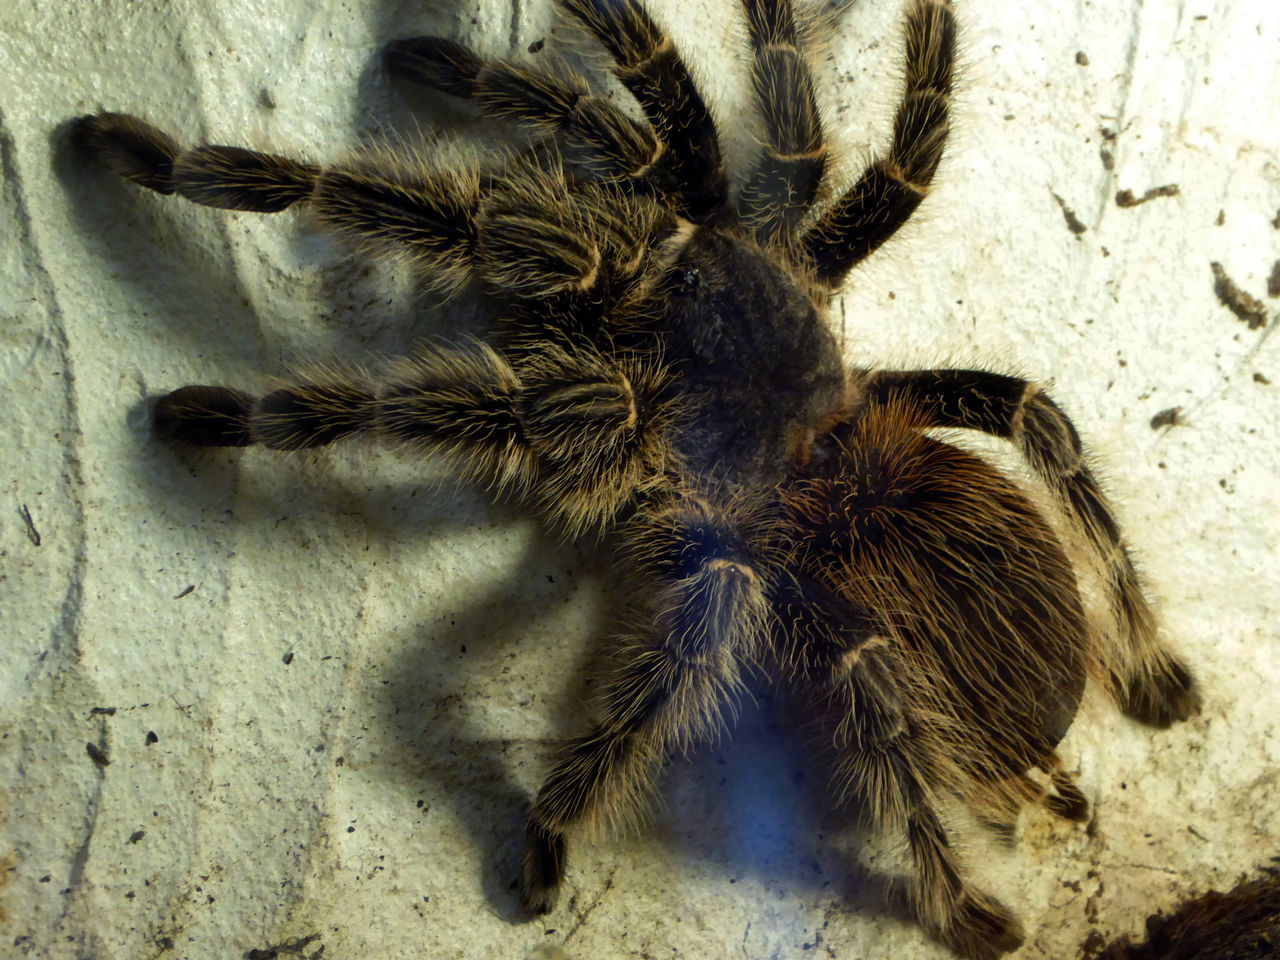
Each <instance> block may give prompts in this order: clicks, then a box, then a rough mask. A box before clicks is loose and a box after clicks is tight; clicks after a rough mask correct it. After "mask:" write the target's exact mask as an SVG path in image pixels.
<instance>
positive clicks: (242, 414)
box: [151, 386, 253, 447]
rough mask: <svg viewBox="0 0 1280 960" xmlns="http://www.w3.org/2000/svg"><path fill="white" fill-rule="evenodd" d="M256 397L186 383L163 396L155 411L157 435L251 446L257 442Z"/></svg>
mask: <svg viewBox="0 0 1280 960" xmlns="http://www.w3.org/2000/svg"><path fill="white" fill-rule="evenodd" d="M252 408H253V398H252V397H250V396H249V395H248V394H247V393H241V392H240V391H239V390H232V389H230V388H228V387H209V386H191V387H182V388H181V389H178V390H174V391H173V392H172V393H167V394H165V395H164V396H163V397H160V398H159V399H158V400H157V401H156V404H155V407H154V409H153V410H152V413H151V428H152V430H154V431H155V434H156V436H157V437H159V438H160V439H162V440H167V441H170V442H176V443H185V444H191V445H192V446H197V447H247V446H248V445H249V444H251V443H253V438H252V436H251V435H250V430H249V415H250V411H251V410H252Z"/></svg>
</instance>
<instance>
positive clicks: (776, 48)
mask: <svg viewBox="0 0 1280 960" xmlns="http://www.w3.org/2000/svg"><path fill="white" fill-rule="evenodd" d="M742 2H743V7H744V8H745V10H746V15H747V25H748V28H749V31H750V37H751V49H752V52H753V55H754V59H753V61H752V64H751V82H752V85H753V86H754V88H755V92H756V99H757V101H758V102H759V105H760V110H761V112H762V114H763V118H764V143H763V144H762V145H761V150H760V153H759V155H758V156H757V158H756V161H755V164H754V166H753V168H752V170H751V172H750V173H749V174H748V175H747V180H746V183H744V184H743V187H742V191H741V192H740V193H739V195H738V210H739V213H740V214H741V216H742V218H743V220H744V221H745V222H746V223H747V224H748V226H750V228H751V230H752V232H753V233H754V234H755V236H756V238H757V239H759V240H761V241H762V242H766V243H767V242H771V241H774V240H776V239H781V240H783V241H784V242H785V241H789V240H790V239H791V238H792V234H793V232H794V230H795V227H796V224H797V223H798V222H799V220H800V218H801V217H803V216H804V214H805V213H806V212H808V210H809V208H810V207H811V206H812V205H813V202H814V199H815V198H816V197H817V195H818V190H819V188H820V187H821V186H822V179H823V174H824V173H825V172H826V166H827V142H826V137H825V135H824V134H823V130H822V118H821V116H820V115H819V112H818V104H817V100H816V99H815V98H814V93H813V76H812V74H811V73H810V71H809V64H808V63H807V62H806V60H805V57H804V52H803V47H802V38H801V33H800V30H799V29H798V28H797V25H796V20H795V15H794V13H793V11H792V7H791V0H742Z"/></svg>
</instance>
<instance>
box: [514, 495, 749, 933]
mask: <svg viewBox="0 0 1280 960" xmlns="http://www.w3.org/2000/svg"><path fill="white" fill-rule="evenodd" d="M733 527H734V524H733V520H732V518H731V517H729V516H728V515H727V514H726V512H725V511H723V510H722V509H720V508H718V507H716V506H715V505H713V504H711V503H709V502H707V501H705V500H701V499H695V498H685V499H677V500H676V501H675V502H674V503H672V504H671V505H670V506H669V507H668V508H666V509H664V510H659V511H654V512H651V513H650V514H648V515H647V516H645V517H644V518H642V519H639V520H637V521H634V522H632V523H631V524H629V525H628V527H627V528H625V529H624V536H625V537H626V538H627V541H628V543H629V545H630V548H631V550H632V552H633V554H634V555H635V559H636V561H637V563H638V565H639V566H640V567H641V568H642V569H643V571H644V573H645V574H646V578H645V582H648V583H652V584H653V586H652V587H650V588H648V590H647V591H646V593H645V594H643V595H641V596H638V597H636V598H635V604H636V610H635V614H636V621H637V624H638V626H637V628H636V629H635V630H634V631H633V632H632V634H631V635H630V636H627V637H624V638H623V639H621V640H619V641H618V642H617V643H616V646H615V649H614V650H613V651H612V653H613V664H612V670H611V672H610V675H609V677H608V680H607V682H606V684H605V687H604V689H603V691H602V694H601V697H600V703H599V719H598V721H597V722H596V724H595V725H594V726H593V727H592V729H591V730H590V731H589V732H588V733H586V734H584V735H582V736H579V737H574V738H572V739H570V740H568V741H566V742H565V743H564V744H563V745H562V746H561V748H560V750H559V752H558V755H557V756H556V759H555V761H554V762H553V764H552V767H551V771H550V772H549V773H548V775H547V777H546V779H545V780H544V781H543V784H542V787H541V789H540V790H539V791H538V794H537V797H536V799H535V800H534V803H533V806H532V808H531V809H530V811H529V820H528V825H527V830H526V840H527V846H526V851H525V857H524V867H523V871H522V873H521V881H520V889H521V897H522V900H523V901H524V905H525V907H526V909H528V910H529V911H530V912H532V913H546V912H547V911H548V910H550V909H551V908H552V906H553V905H554V903H555V900H556V897H557V894H558V890H559V887H560V884H561V881H562V880H563V878H564V871H565V856H566V842H565V832H566V831H567V830H569V829H570V828H571V827H573V826H575V825H576V824H579V823H581V822H584V821H585V822H587V823H601V822H603V823H616V822H623V823H627V822H634V821H635V820H637V819H639V818H641V817H642V816H643V814H644V811H645V808H646V806H647V801H648V799H649V798H650V796H651V794H652V793H653V792H654V788H655V780H656V778H657V776H658V774H659V772H660V770H661V767H662V764H663V761H665V760H666V758H667V757H668V756H669V755H670V754H671V753H673V752H683V751H688V750H689V749H690V748H692V747H693V746H695V745H697V744H699V743H705V742H707V741H709V740H713V739H714V738H715V737H716V736H717V735H718V734H719V733H721V732H722V730H723V728H724V726H725V723H726V713H732V711H733V710H734V709H735V708H736V700H737V697H738V696H739V693H740V690H741V687H742V683H743V673H744V672H745V669H746V667H747V666H748V665H750V664H751V663H753V662H754V661H755V659H756V657H757V655H758V648H759V646H760V642H761V639H762V637H763V635H764V631H765V620H766V615H767V601H766V599H765V592H766V587H765V584H764V583H763V582H762V579H761V577H760V575H759V573H758V572H757V570H756V568H754V567H753V565H752V564H751V563H750V561H749V560H748V558H747V554H746V548H745V545H744V544H743V543H742V542H740V541H739V540H738V538H737V536H736V535H735V534H734V532H733Z"/></svg>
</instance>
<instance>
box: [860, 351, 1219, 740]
mask: <svg viewBox="0 0 1280 960" xmlns="http://www.w3.org/2000/svg"><path fill="white" fill-rule="evenodd" d="M865 389H866V397H867V399H868V400H869V401H871V402H877V403H883V402H887V401H888V400H889V399H890V398H891V397H897V398H899V399H900V400H901V401H904V402H908V403H910V404H911V405H912V406H913V407H915V408H916V409H917V410H919V411H920V413H921V414H922V415H923V416H924V417H925V418H926V425H928V426H939V427H962V428H965V429H969V430H979V431H981V432H983V433H987V434H991V435H992V436H997V437H1002V438H1004V439H1006V440H1009V441H1010V442H1012V443H1013V444H1015V445H1016V446H1017V448H1018V449H1019V450H1020V451H1021V453H1022V455H1023V457H1024V458H1025V459H1026V461H1027V463H1028V464H1029V465H1030V466H1031V469H1032V470H1033V471H1035V473H1036V475H1037V476H1038V477H1039V478H1040V479H1041V480H1042V481H1043V482H1044V483H1045V485H1046V486H1047V487H1048V488H1049V490H1050V491H1051V492H1052V493H1053V494H1054V496H1055V497H1056V498H1057V500H1058V502H1059V504H1060V505H1061V507H1062V509H1063V510H1064V511H1065V512H1066V514H1067V516H1068V517H1069V518H1070V519H1071V520H1072V521H1073V522H1074V524H1075V525H1076V526H1077V527H1078V528H1079V529H1080V530H1082V531H1083V532H1084V534H1085V536H1086V537H1087V539H1088V541H1089V543H1090V545H1091V546H1092V547H1093V549H1094V550H1095V551H1096V552H1097V555H1098V557H1099V558H1100V560H1101V561H1102V564H1103V574H1104V578H1105V582H1106V586H1107V589H1108V591H1109V593H1110V603H1111V608H1112V613H1113V614H1114V616H1115V619H1116V621H1117V624H1118V626H1119V644H1118V648H1117V649H1115V650H1113V651H1111V656H1109V657H1108V658H1107V660H1108V662H1106V663H1104V667H1105V668H1106V669H1108V670H1109V671H1110V672H1111V681H1112V686H1113V687H1114V689H1113V690H1112V691H1111V692H1112V694H1113V695H1114V696H1115V697H1116V698H1117V701H1118V702H1119V704H1120V707H1121V709H1122V710H1123V711H1124V712H1125V713H1126V714H1127V715H1128V716H1130V717H1133V718H1134V719H1135V720H1139V721H1141V722H1142V723H1146V724H1149V725H1151V726H1154V727H1167V726H1169V725H1170V724H1171V723H1173V722H1175V721H1180V720H1186V719H1187V718H1188V717H1191V716H1193V715H1194V714H1196V713H1199V711H1200V704H1201V697H1200V693H1199V691H1198V690H1197V689H1196V683H1195V679H1194V677H1193V676H1192V675H1191V671H1190V670H1188V669H1187V667H1186V666H1185V665H1184V664H1183V663H1182V661H1181V660H1180V659H1178V658H1177V657H1176V656H1174V655H1173V654H1172V653H1171V652H1170V651H1169V650H1168V649H1167V648H1166V647H1165V645H1164V644H1163V643H1161V642H1160V640H1159V638H1158V636H1157V632H1156V623H1155V616H1154V614H1153V613H1152V611H1151V607H1150V605H1149V604H1148V603H1147V599H1146V597H1145V596H1144V594H1143V588H1142V580H1141V578H1140V577H1139V576H1138V572H1137V570H1135V569H1134V565H1133V560H1132V558H1131V557H1130V555H1129V550H1128V547H1127V546H1126V545H1125V542H1124V538H1123V537H1122V536H1121V533H1120V527H1119V524H1118V523H1117V522H1116V519H1115V516H1114V513H1113V512H1112V508H1111V506H1110V505H1109V504H1108V502H1107V498H1106V495H1105V494H1104V493H1103V492H1102V488H1101V486H1100V485H1099V483H1098V481H1097V479H1096V478H1095V477H1094V475H1093V472H1092V471H1091V470H1090V469H1089V463H1088V457H1087V454H1086V452H1085V449H1084V444H1083V443H1082V442H1081V440H1080V435H1079V434H1078V433H1077V432H1076V429H1075V427H1074V426H1073V425H1072V423H1071V421H1070V419H1068V417H1067V415H1066V414H1065V413H1063V412H1062V409H1061V408H1060V407H1059V406H1058V405H1057V404H1056V403H1054V402H1053V400H1051V399H1050V398H1049V396H1048V394H1046V393H1045V392H1044V391H1043V390H1042V389H1041V388H1040V387H1039V385H1037V384H1035V383H1031V382H1028V381H1027V380H1024V379H1022V378H1020V377H1011V376H1007V375H1004V374H997V373H990V372H987V371H983V370H914V371H880V372H877V373H873V374H871V375H870V377H869V378H868V380H867V382H866V387H865Z"/></svg>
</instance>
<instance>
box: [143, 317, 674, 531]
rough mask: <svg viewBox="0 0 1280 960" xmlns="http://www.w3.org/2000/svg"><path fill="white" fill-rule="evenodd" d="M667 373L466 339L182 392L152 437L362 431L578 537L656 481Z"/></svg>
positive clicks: (268, 439) (162, 409)
mask: <svg viewBox="0 0 1280 960" xmlns="http://www.w3.org/2000/svg"><path fill="white" fill-rule="evenodd" d="M667 376H668V374H667V372H666V370H665V368H664V367H662V366H661V365H660V364H659V363H657V362H655V361H652V360H646V359H641V358H633V359H617V360H615V359H609V358H606V357H604V356H602V355H601V354H599V353H596V352H595V351H593V350H591V349H590V348H588V347H585V346H580V348H579V350H578V352H574V353H571V352H569V351H568V350H565V349H561V348H559V347H552V346H549V345H544V349H543V350H542V351H541V352H539V353H535V354H532V355H528V356H525V357H523V358H522V359H521V360H520V361H519V362H518V363H517V362H513V361H512V360H511V359H510V358H508V357H507V356H505V355H504V354H502V353H499V352H498V351H496V350H494V349H493V348H492V347H490V346H488V345H486V344H483V343H475V342H471V343H463V344H459V345H454V346H433V347H426V348H423V349H421V350H419V351H418V352H417V353H415V354H414V355H413V356H411V357H407V358H403V359H400V360H396V361H393V362H392V363H390V364H389V365H387V366H386V367H385V368H383V369H381V370H379V371H377V372H370V371H367V370H364V369H361V368H359V367H354V366H347V365H338V364H329V365H326V366H320V367H316V368H314V369H312V370H310V371H304V372H303V373H300V374H298V375H295V376H293V377H291V378H289V379H286V380H284V381H282V382H279V383H278V384H277V385H276V387H275V389H273V390H271V391H270V392H269V393H267V394H266V395H265V396H263V397H260V398H255V397H253V396H250V395H249V394H247V393H242V392H241V391H239V390H233V389H230V388H228V387H218V386H188V387H182V388H180V389H178V390H175V391H173V392H172V393H169V394H167V395H165V396H163V397H161V398H160V399H159V400H157V401H156V405H155V410H154V413H153V424H154V429H155V431H156V433H157V435H159V436H160V437H161V438H162V439H165V440H169V441H172V442H177V443H182V444H188V445H191V446H201V447H241V446H249V445H252V444H261V445H263V446H266V447H269V448H271V449H275V450H303V449H310V448H313V447H319V446H325V445H327V444H331V443H334V442H336V441H339V440H343V439H346V438H348V437H353V436H357V435H359V434H372V435H373V436H376V437H380V438H382V439H384V440H386V441H388V442H390V443H392V444H396V445H401V446H408V447H410V448H412V449H415V450H418V451H420V452H422V453H426V454H431V455H436V456H443V457H445V458H446V459H448V460H449V461H450V462H451V463H452V464H453V465H454V467H455V468H456V469H457V471H458V473H459V474H461V475H462V476H465V477H468V478H470V479H473V480H476V481H478V482H480V483H482V484H484V485H486V486H488V487H491V488H492V489H494V490H495V492H497V493H504V494H505V493H510V494H516V495H520V496H523V497H525V498H526V499H528V500H531V501H533V502H534V503H536V504H538V505H539V506H541V508H542V509H543V510H544V511H545V513H546V514H547V515H548V517H549V519H551V520H552V521H553V522H555V523H556V524H557V525H558V526H559V527H560V528H561V529H562V530H563V531H564V532H565V533H566V534H567V535H569V536H577V535H578V534H580V533H582V532H583V531H585V530H587V529H588V528H592V527H595V528H599V527H600V526H602V525H604V524H605V523H607V522H609V521H610V520H611V519H612V518H613V516H614V515H615V514H616V513H617V512H618V511H619V510H621V509H622V508H623V507H624V506H625V505H626V504H628V503H629V502H631V500H632V499H633V498H634V497H635V496H636V494H637V493H638V492H639V491H640V490H641V489H643V488H645V487H647V486H648V485H650V484H652V483H653V482H654V480H653V478H654V477H655V476H656V475H657V473H658V471H659V467H660V465H661V464H662V463H663V462H664V461H665V459H666V447H665V440H664V439H663V438H664V436H665V434H666V432H667V427H668V425H669V423H670V420H671V418H672V416H674V415H675V405H674V403H673V401H671V400H669V399H666V398H665V396H664V394H665V390H666V378H667Z"/></svg>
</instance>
